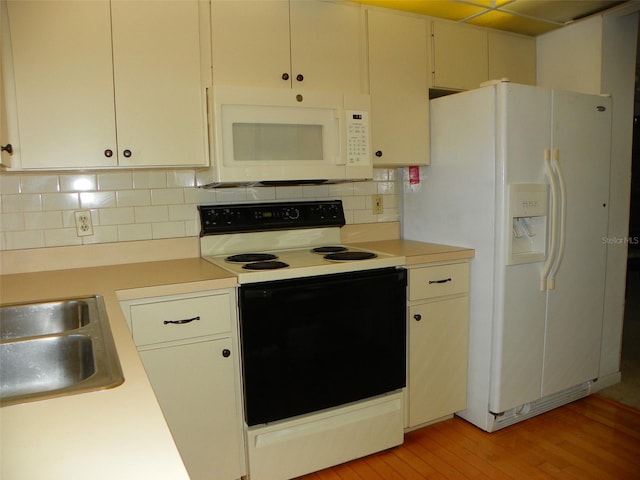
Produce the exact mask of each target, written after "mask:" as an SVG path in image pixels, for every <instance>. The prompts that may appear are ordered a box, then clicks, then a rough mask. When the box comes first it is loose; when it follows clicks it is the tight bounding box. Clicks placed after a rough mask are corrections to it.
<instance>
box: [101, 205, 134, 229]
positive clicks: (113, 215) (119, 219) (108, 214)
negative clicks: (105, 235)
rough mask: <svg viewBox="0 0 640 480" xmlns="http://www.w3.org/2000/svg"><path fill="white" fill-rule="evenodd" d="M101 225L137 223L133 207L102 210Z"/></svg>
mask: <svg viewBox="0 0 640 480" xmlns="http://www.w3.org/2000/svg"><path fill="white" fill-rule="evenodd" d="M98 217H99V219H100V225H128V224H132V223H135V215H134V210H133V207H124V208H101V209H100V210H99V211H98Z"/></svg>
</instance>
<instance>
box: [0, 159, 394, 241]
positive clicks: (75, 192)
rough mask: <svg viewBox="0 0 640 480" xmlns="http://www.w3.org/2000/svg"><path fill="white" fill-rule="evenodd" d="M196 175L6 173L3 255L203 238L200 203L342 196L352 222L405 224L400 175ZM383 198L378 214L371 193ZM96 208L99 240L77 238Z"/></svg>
mask: <svg viewBox="0 0 640 480" xmlns="http://www.w3.org/2000/svg"><path fill="white" fill-rule="evenodd" d="M194 185H195V171H193V170H135V171H110V172H95V173H94V172H68V173H37V174H34V173H19V174H18V173H2V174H0V250H16V249H31V248H43V247H58V246H70V245H87V244H97V243H112V242H127V241H136V240H152V239H164V238H181V237H195V236H197V235H198V233H199V223H198V217H197V210H196V205H198V204H221V203H238V202H249V201H271V200H279V201H284V200H315V199H336V198H339V199H342V201H343V204H344V208H345V216H346V220H347V223H348V224H359V223H376V222H386V221H398V220H399V216H398V207H397V205H398V203H397V198H396V193H397V188H398V187H397V186H396V171H395V170H393V169H374V179H373V180H372V181H367V182H354V183H352V182H350V183H343V184H336V185H307V186H295V187H252V188H249V187H241V188H224V189H215V190H209V189H201V188H195V187H194ZM373 194H381V195H383V203H384V213H383V214H381V215H373V214H372V211H371V195H373ZM80 209H83V210H85V209H86V210H90V211H91V217H92V221H93V225H94V235H91V236H86V237H78V236H76V230H75V219H74V213H73V212H74V211H76V210H80Z"/></svg>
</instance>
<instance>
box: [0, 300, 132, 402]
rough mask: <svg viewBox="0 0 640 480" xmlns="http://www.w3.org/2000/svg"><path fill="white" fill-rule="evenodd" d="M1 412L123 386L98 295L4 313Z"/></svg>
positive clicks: (0, 315)
mask: <svg viewBox="0 0 640 480" xmlns="http://www.w3.org/2000/svg"><path fill="white" fill-rule="evenodd" d="M0 332H1V336H0V406H6V405H13V404H16V403H23V402H31V401H35V400H43V399H46V398H52V397H60V396H64V395H71V394H77V393H85V392H90V391H94V390H102V389H106V388H112V387H115V386H118V385H120V384H121V383H122V382H123V381H124V377H123V374H122V368H121V367H120V362H119V360H118V355H117V351H116V348H115V344H114V342H113V337H112V335H111V330H110V328H109V319H108V318H107V314H106V309H105V306H104V300H103V299H102V297H101V296H99V295H94V296H90V297H83V298H73V299H62V300H51V301H47V302H40V303H32V304H21V305H5V306H2V307H0Z"/></svg>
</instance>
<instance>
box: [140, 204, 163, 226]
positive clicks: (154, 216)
mask: <svg viewBox="0 0 640 480" xmlns="http://www.w3.org/2000/svg"><path fill="white" fill-rule="evenodd" d="M133 211H134V215H135V219H136V223H152V222H166V221H168V220H169V208H168V207H167V206H165V205H161V206H157V207H135V208H134V209H133Z"/></svg>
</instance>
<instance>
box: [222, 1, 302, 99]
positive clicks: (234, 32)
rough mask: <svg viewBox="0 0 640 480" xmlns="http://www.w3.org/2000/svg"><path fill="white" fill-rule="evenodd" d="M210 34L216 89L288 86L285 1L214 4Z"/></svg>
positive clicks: (287, 41) (289, 68)
mask: <svg viewBox="0 0 640 480" xmlns="http://www.w3.org/2000/svg"><path fill="white" fill-rule="evenodd" d="M211 32H212V44H213V81H214V83H215V84H216V85H239V86H257V87H286V88H289V87H290V86H291V79H290V77H291V65H290V64H291V60H290V48H289V2H288V0H270V1H268V2H265V1H261V0H247V1H242V2H238V1H237V0H213V2H212V4H211ZM283 75H286V76H287V78H286V79H283Z"/></svg>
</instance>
